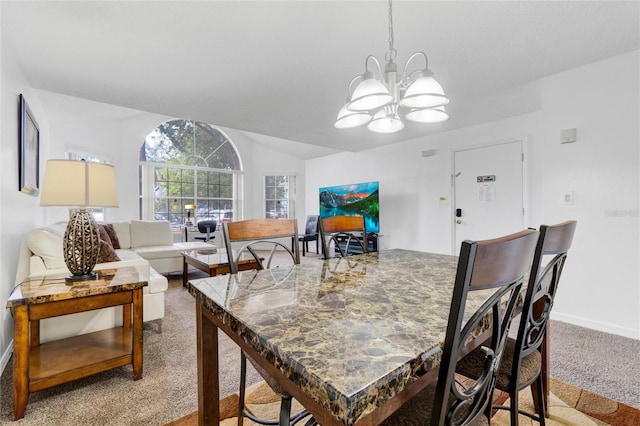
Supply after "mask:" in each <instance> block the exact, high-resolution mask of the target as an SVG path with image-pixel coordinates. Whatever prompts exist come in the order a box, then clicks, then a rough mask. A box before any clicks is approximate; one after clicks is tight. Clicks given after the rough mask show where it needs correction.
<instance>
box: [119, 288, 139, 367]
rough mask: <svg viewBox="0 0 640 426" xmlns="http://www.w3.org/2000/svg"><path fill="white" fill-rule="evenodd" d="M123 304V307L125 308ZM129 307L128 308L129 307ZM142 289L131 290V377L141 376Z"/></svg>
mask: <svg viewBox="0 0 640 426" xmlns="http://www.w3.org/2000/svg"><path fill="white" fill-rule="evenodd" d="M127 307H128V305H125V306H124V307H123V309H126V308H127ZM129 309H130V308H129ZM142 312H143V311H142V289H141V288H138V289H135V290H133V329H132V339H133V348H132V350H133V379H134V380H139V379H141V378H142Z"/></svg>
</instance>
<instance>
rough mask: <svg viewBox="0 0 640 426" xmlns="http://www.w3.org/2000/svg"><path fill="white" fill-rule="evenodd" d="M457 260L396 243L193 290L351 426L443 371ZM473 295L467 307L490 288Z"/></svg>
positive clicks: (200, 284)
mask: <svg viewBox="0 0 640 426" xmlns="http://www.w3.org/2000/svg"><path fill="white" fill-rule="evenodd" d="M457 261H458V259H457V257H455V256H450V255H441V254H433V253H423V252H417V251H409V250H399V249H394V250H385V251H380V252H373V253H368V254H363V255H359V256H352V257H346V258H338V259H329V260H325V261H319V262H318V263H317V264H302V265H295V266H292V267H279V268H273V269H269V270H263V271H247V272H240V273H239V274H237V275H223V276H218V277H212V278H205V279H198V280H192V281H190V282H189V286H188V288H189V291H190V293H191V294H192V295H193V296H194V297H195V298H196V299H197V301H198V302H199V303H200V304H201V305H202V306H203V308H205V309H207V310H209V312H211V313H212V314H213V315H214V316H216V317H218V318H219V319H220V320H221V321H223V322H224V323H225V324H228V325H229V327H230V328H231V330H232V331H233V332H234V333H237V334H238V335H240V336H241V338H242V339H243V340H244V341H245V342H247V343H248V344H249V345H251V347H253V348H254V349H255V350H256V351H257V352H258V353H259V354H260V355H261V356H262V357H264V358H265V359H267V360H268V361H269V362H270V363H272V364H273V365H274V366H276V367H277V368H278V369H279V370H280V371H282V372H283V373H284V374H285V375H286V376H287V377H289V378H290V380H292V381H293V382H294V383H295V384H296V385H298V386H299V387H300V388H301V389H302V390H303V391H304V392H305V393H306V394H307V395H309V396H311V397H312V398H313V399H314V400H315V401H317V402H318V403H319V404H320V405H321V406H322V407H324V408H325V409H326V410H328V411H329V412H331V413H332V414H333V415H334V416H335V417H336V418H337V419H339V420H340V421H341V422H342V423H343V424H345V425H352V424H354V423H356V422H357V421H358V420H359V419H361V418H362V417H364V416H366V415H367V414H369V413H371V412H372V411H374V410H375V409H376V408H377V407H379V406H381V405H382V404H383V403H384V402H385V401H386V400H388V399H389V398H390V397H392V396H393V395H395V394H397V393H399V392H400V391H401V390H402V389H404V388H405V387H406V386H407V385H408V384H411V383H413V382H414V381H415V380H416V379H417V378H418V377H420V376H422V375H424V374H425V373H426V372H428V371H430V370H431V369H434V368H437V367H438V365H439V363H440V356H441V345H442V344H443V342H444V337H445V333H446V326H447V320H448V316H449V309H450V303H451V296H452V293H453V284H454V280H455V274H456V268H457ZM474 293H476V294H472V295H471V296H470V299H469V300H468V302H467V309H466V311H467V312H471V313H472V312H473V311H475V310H476V309H477V308H478V307H479V306H480V305H481V304H482V302H483V301H484V300H485V298H486V294H487V293H484V294H480V292H474ZM469 315H471V314H469Z"/></svg>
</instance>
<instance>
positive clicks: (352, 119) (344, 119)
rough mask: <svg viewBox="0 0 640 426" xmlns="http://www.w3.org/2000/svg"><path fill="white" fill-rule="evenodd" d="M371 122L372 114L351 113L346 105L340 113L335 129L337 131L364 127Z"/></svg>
mask: <svg viewBox="0 0 640 426" xmlns="http://www.w3.org/2000/svg"><path fill="white" fill-rule="evenodd" d="M369 121H371V114H369V113H368V112H358V111H349V110H348V109H347V105H346V104H345V105H344V106H343V107H342V108H341V109H340V112H339V113H338V119H337V120H336V124H335V127H336V129H349V128H352V127H358V126H362V125H363V124H367V123H368V122H369Z"/></svg>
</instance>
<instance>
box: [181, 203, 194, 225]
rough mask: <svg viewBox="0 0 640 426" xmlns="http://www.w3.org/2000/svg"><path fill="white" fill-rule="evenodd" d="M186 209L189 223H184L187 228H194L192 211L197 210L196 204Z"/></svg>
mask: <svg viewBox="0 0 640 426" xmlns="http://www.w3.org/2000/svg"><path fill="white" fill-rule="evenodd" d="M184 209H185V210H186V211H187V221H186V222H185V223H184V224H185V225H187V226H192V225H193V222H191V210H195V209H196V205H195V204H187V205H185V206H184Z"/></svg>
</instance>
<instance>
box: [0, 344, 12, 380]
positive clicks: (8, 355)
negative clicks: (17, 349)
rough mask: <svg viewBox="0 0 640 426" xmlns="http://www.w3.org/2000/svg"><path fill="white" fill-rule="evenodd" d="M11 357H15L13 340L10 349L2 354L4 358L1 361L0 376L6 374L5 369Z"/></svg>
mask: <svg viewBox="0 0 640 426" xmlns="http://www.w3.org/2000/svg"><path fill="white" fill-rule="evenodd" d="M11 355H13V339H11V343H9V347H7V350H6V351H4V353H3V354H2V358H1V359H0V374H2V372H4V369H5V368H6V367H7V364H9V360H10V359H11Z"/></svg>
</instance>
